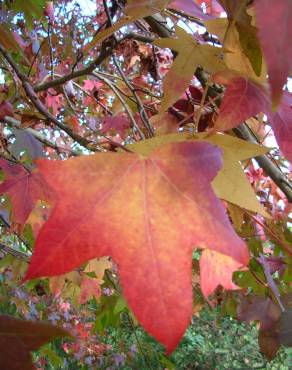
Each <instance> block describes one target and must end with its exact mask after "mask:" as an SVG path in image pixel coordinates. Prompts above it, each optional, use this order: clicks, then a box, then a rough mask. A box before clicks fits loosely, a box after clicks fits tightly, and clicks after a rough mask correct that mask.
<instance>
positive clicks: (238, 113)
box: [214, 74, 292, 163]
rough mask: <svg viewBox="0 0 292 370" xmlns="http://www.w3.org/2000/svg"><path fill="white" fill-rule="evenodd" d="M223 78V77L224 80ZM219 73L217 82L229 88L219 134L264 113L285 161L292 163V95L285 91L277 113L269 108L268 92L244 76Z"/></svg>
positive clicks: (219, 121) (224, 100)
mask: <svg viewBox="0 0 292 370" xmlns="http://www.w3.org/2000/svg"><path fill="white" fill-rule="evenodd" d="M222 76H223V78H222ZM224 77H226V75H225V76H224V75H223V74H217V75H216V76H215V77H214V78H215V81H217V82H221V83H224V84H226V85H227V89H226V91H225V94H224V98H223V100H222V103H221V106H220V111H219V115H218V118H217V120H216V122H215V129H216V130H217V131H225V130H230V129H232V128H234V127H236V126H238V125H239V124H240V123H242V122H244V120H246V119H247V118H250V117H252V116H253V115H256V114H258V113H259V112H264V113H266V114H267V116H268V119H269V122H270V124H271V126H272V128H273V132H274V134H275V137H276V140H277V143H278V144H279V147H280V149H281V151H282V152H283V154H284V155H285V156H286V158H287V159H288V160H289V161H290V162H291V163H292V144H291V143H292V118H291V117H292V114H291V113H292V94H291V93H289V92H287V91H285V92H284V94H283V99H282V101H281V103H280V105H279V106H278V110H277V112H272V111H271V109H270V101H269V97H268V95H267V92H266V90H265V89H264V88H263V87H262V86H260V85H258V84H256V83H254V82H252V81H251V80H249V79H247V78H245V77H239V76H236V77H233V76H232V75H231V77H230V74H228V75H227V78H224Z"/></svg>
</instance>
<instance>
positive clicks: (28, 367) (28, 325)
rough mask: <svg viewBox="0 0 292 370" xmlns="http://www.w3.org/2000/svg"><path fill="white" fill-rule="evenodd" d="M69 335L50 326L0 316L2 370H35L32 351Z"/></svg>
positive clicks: (0, 365) (0, 363)
mask: <svg viewBox="0 0 292 370" xmlns="http://www.w3.org/2000/svg"><path fill="white" fill-rule="evenodd" d="M67 335H69V334H68V333H67V332H66V331H65V330H63V329H61V328H58V327H56V326H52V325H50V324H45V323H39V322H33V321H24V320H20V319H15V318H14V317H11V316H6V315H1V316H0V368H1V369H3V370H4V369H5V370H18V369H22V370H33V369H34V367H33V364H32V360H31V356H30V353H29V352H30V351H35V350H37V349H38V348H39V347H40V346H42V345H43V344H45V343H46V342H49V341H51V340H53V339H55V338H56V337H64V336H67Z"/></svg>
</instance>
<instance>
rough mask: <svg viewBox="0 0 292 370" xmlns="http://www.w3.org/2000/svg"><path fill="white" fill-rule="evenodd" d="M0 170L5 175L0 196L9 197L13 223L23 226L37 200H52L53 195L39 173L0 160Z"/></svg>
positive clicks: (0, 188)
mask: <svg viewBox="0 0 292 370" xmlns="http://www.w3.org/2000/svg"><path fill="white" fill-rule="evenodd" d="M0 168H1V169H2V170H3V171H4V174H5V180H4V182H2V184H0V194H8V195H9V197H10V200H11V203H12V206H13V212H12V221H13V222H16V223H20V224H24V223H25V221H26V220H27V218H28V216H29V214H30V212H31V211H32V210H33V208H34V206H35V204H36V202H37V201H38V200H47V201H52V200H53V198H54V195H53V193H52V192H51V190H50V189H49V188H48V185H47V183H46V181H45V180H44V178H43V176H42V175H41V174H40V173H38V172H35V171H32V172H31V171H29V170H27V169H25V168H24V167H23V166H21V165H20V164H16V163H13V162H9V161H6V160H5V159H0Z"/></svg>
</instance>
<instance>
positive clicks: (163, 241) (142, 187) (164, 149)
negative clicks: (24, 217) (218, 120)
mask: <svg viewBox="0 0 292 370" xmlns="http://www.w3.org/2000/svg"><path fill="white" fill-rule="evenodd" d="M220 167H221V159H220V150H219V149H218V148H217V147H215V146H213V145H211V144H209V143H207V142H200V141H196V142H180V143H174V144H168V145H164V146H161V147H159V148H157V149H155V150H154V151H152V152H151V153H150V154H149V155H148V156H142V155H139V154H135V153H120V154H115V153H98V154H96V155H93V156H88V157H80V158H74V159H69V160H67V161H55V162H52V161H46V160H39V161H38V168H39V172H40V173H41V174H42V175H43V176H44V177H45V179H46V180H47V181H48V183H49V185H50V186H51V187H52V188H53V189H54V191H56V192H57V194H58V196H59V197H58V201H57V203H56V207H55V209H54V210H53V212H52V214H51V217H50V218H49V220H48V221H47V223H46V224H45V225H44V227H43V228H42V230H41V231H40V233H39V235H38V239H37V241H36V246H35V252H34V255H33V257H32V260H31V264H30V266H29V270H28V272H27V275H26V279H31V278H34V277H40V276H52V275H57V274H63V273H65V272H67V271H70V270H72V269H74V268H75V267H77V266H79V265H81V264H82V263H83V262H85V261H86V260H89V259H92V258H94V257H101V256H105V255H111V256H112V257H113V259H114V260H115V261H116V263H117V264H118V267H119V272H120V277H121V283H122V286H123V289H124V293H125V296H126V298H127V300H128V302H129V305H130V307H131V308H132V310H133V312H134V313H135V315H136V317H137V318H138V320H139V321H140V323H141V324H142V325H143V326H144V328H145V329H146V330H147V331H148V332H149V333H150V334H152V335H153V336H154V337H155V338H156V339H157V340H159V341H160V342H161V343H163V344H164V345H165V346H166V348H167V350H168V352H170V351H172V350H173V349H174V348H175V346H176V345H177V343H178V342H179V340H180V338H181V336H182V335H183V333H184V331H185V329H186V327H187V325H188V323H189V320H190V318H191V313H192V288H191V253H192V248H193V247H196V246H197V247H198V246H200V247H201V248H209V249H212V250H214V251H217V252H220V253H222V254H223V255H227V256H229V257H231V258H232V259H234V260H235V261H237V262H238V263H239V264H240V265H246V264H247V262H248V259H249V257H248V251H247V248H246V246H245V244H244V243H243V242H242V241H241V240H240V239H239V238H238V237H237V235H236V234H235V232H234V231H233V229H232V227H231V225H230V223H229V220H228V218H227V216H226V213H225V210H224V208H223V206H222V204H221V202H220V201H219V200H218V198H217V197H216V196H215V194H214V193H213V191H212V188H211V186H210V182H211V181H212V179H213V178H214V177H215V176H216V174H217V172H218V171H219V169H220ZM64 178H66V179H68V180H69V179H70V180H71V181H67V182H66V183H64ZM72 194H74V196H72ZM125 225H127V227H125ZM222 268H223V269H225V266H222ZM170 279H171V284H170V283H169V281H170Z"/></svg>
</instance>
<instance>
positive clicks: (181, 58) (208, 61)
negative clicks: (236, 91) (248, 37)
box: [154, 27, 225, 114]
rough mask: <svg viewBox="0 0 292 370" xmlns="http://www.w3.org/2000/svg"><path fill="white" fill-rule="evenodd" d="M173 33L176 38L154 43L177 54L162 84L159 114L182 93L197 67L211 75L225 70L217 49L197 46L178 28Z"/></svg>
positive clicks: (208, 46) (159, 40)
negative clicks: (162, 93)
mask: <svg viewBox="0 0 292 370" xmlns="http://www.w3.org/2000/svg"><path fill="white" fill-rule="evenodd" d="M175 32H176V36H177V38H166V39H157V40H155V42H154V44H155V45H157V46H159V47H161V48H170V49H172V50H175V51H176V52H178V56H177V57H176V58H175V60H174V62H173V64H172V66H171V69H170V71H169V72H168V73H167V75H166V77H165V79H164V82H163V91H164V97H163V100H162V102H161V107H160V113H161V114H163V113H164V112H165V111H166V110H167V108H168V107H170V106H171V105H172V104H174V103H175V102H176V101H177V100H178V99H179V98H180V96H181V95H182V94H183V93H184V91H185V90H186V89H187V87H188V86H189V84H190V81H191V79H192V77H193V75H194V73H195V71H196V69H197V67H198V66H202V67H204V69H206V70H207V71H209V72H212V73H213V72H218V71H221V70H223V69H224V68H225V64H224V62H223V61H222V58H221V50H220V49H219V48H216V47H213V46H211V45H201V44H199V43H198V42H197V41H196V40H195V39H194V38H193V37H192V35H190V34H188V33H187V32H186V31H184V30H183V29H182V28H180V27H176V28H175Z"/></svg>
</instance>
